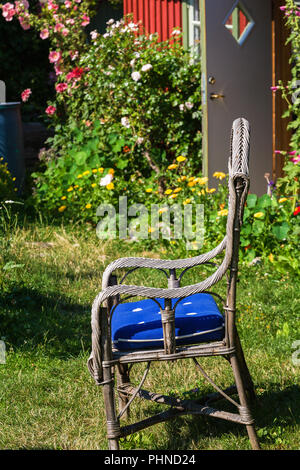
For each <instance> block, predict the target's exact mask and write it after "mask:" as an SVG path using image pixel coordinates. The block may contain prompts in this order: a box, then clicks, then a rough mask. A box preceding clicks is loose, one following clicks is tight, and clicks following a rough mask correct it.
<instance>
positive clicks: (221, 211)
mask: <svg viewBox="0 0 300 470" xmlns="http://www.w3.org/2000/svg"><path fill="white" fill-rule="evenodd" d="M218 215H221V216H224V215H228V209H221V210H220V211H218Z"/></svg>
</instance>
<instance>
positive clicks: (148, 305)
mask: <svg viewBox="0 0 300 470" xmlns="http://www.w3.org/2000/svg"><path fill="white" fill-rule="evenodd" d="M156 300H157V302H159V304H160V305H161V306H163V305H164V304H163V302H164V300H163V299H156ZM177 300H178V299H173V300H172V305H174V304H175V302H176V301H177ZM111 331H112V342H113V347H114V348H115V349H118V350H121V351H123V350H138V349H148V348H151V349H153V348H155V349H160V348H163V346H164V342H163V330H162V323H161V315H160V311H159V307H158V305H157V304H156V303H155V302H154V301H153V300H151V299H145V300H140V301H138V302H128V303H124V304H119V305H118V306H117V307H116V308H115V311H114V313H113V316H112V321H111ZM175 335H176V344H177V345H188V344H197V343H203V342H208V341H219V340H222V339H223V338H224V318H223V316H222V314H221V313H220V311H219V309H218V306H217V304H216V302H215V300H214V298H213V296H212V295H210V294H194V295H191V296H189V297H186V298H185V299H183V300H181V302H179V304H178V305H177V307H176V309H175Z"/></svg>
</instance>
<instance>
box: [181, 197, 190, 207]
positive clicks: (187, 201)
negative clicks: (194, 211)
mask: <svg viewBox="0 0 300 470" xmlns="http://www.w3.org/2000/svg"><path fill="white" fill-rule="evenodd" d="M190 202H191V199H189V198H188V199H186V200H185V201H183V205H184V206H185V205H186V204H189V203H190Z"/></svg>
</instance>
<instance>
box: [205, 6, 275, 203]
mask: <svg viewBox="0 0 300 470" xmlns="http://www.w3.org/2000/svg"><path fill="white" fill-rule="evenodd" d="M200 6H201V35H202V37H201V56H202V59H201V60H202V73H203V75H202V105H203V162H204V172H205V174H206V175H208V176H209V178H210V186H213V185H214V183H213V181H214V180H213V178H212V175H213V173H214V172H215V171H224V172H227V161H228V152H229V144H230V129H231V125H232V122H233V120H234V119H236V118H237V117H245V118H246V119H248V121H249V122H250V126H251V147H250V158H251V162H250V177H251V186H250V191H251V192H253V193H257V194H262V193H264V192H266V189H267V183H266V179H265V178H264V174H265V173H270V174H271V175H272V92H271V90H270V87H271V85H272V16H271V14H272V9H271V6H272V5H271V0H241V1H238V0H237V1H234V0H200Z"/></svg>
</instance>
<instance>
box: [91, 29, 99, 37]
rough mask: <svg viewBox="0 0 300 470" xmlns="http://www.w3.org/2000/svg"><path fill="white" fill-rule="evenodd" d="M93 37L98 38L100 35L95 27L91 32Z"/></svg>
mask: <svg viewBox="0 0 300 470" xmlns="http://www.w3.org/2000/svg"><path fill="white" fill-rule="evenodd" d="M90 35H91V38H92V39H97V37H98V32H97V31H96V30H95V29H94V31H91V32H90Z"/></svg>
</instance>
